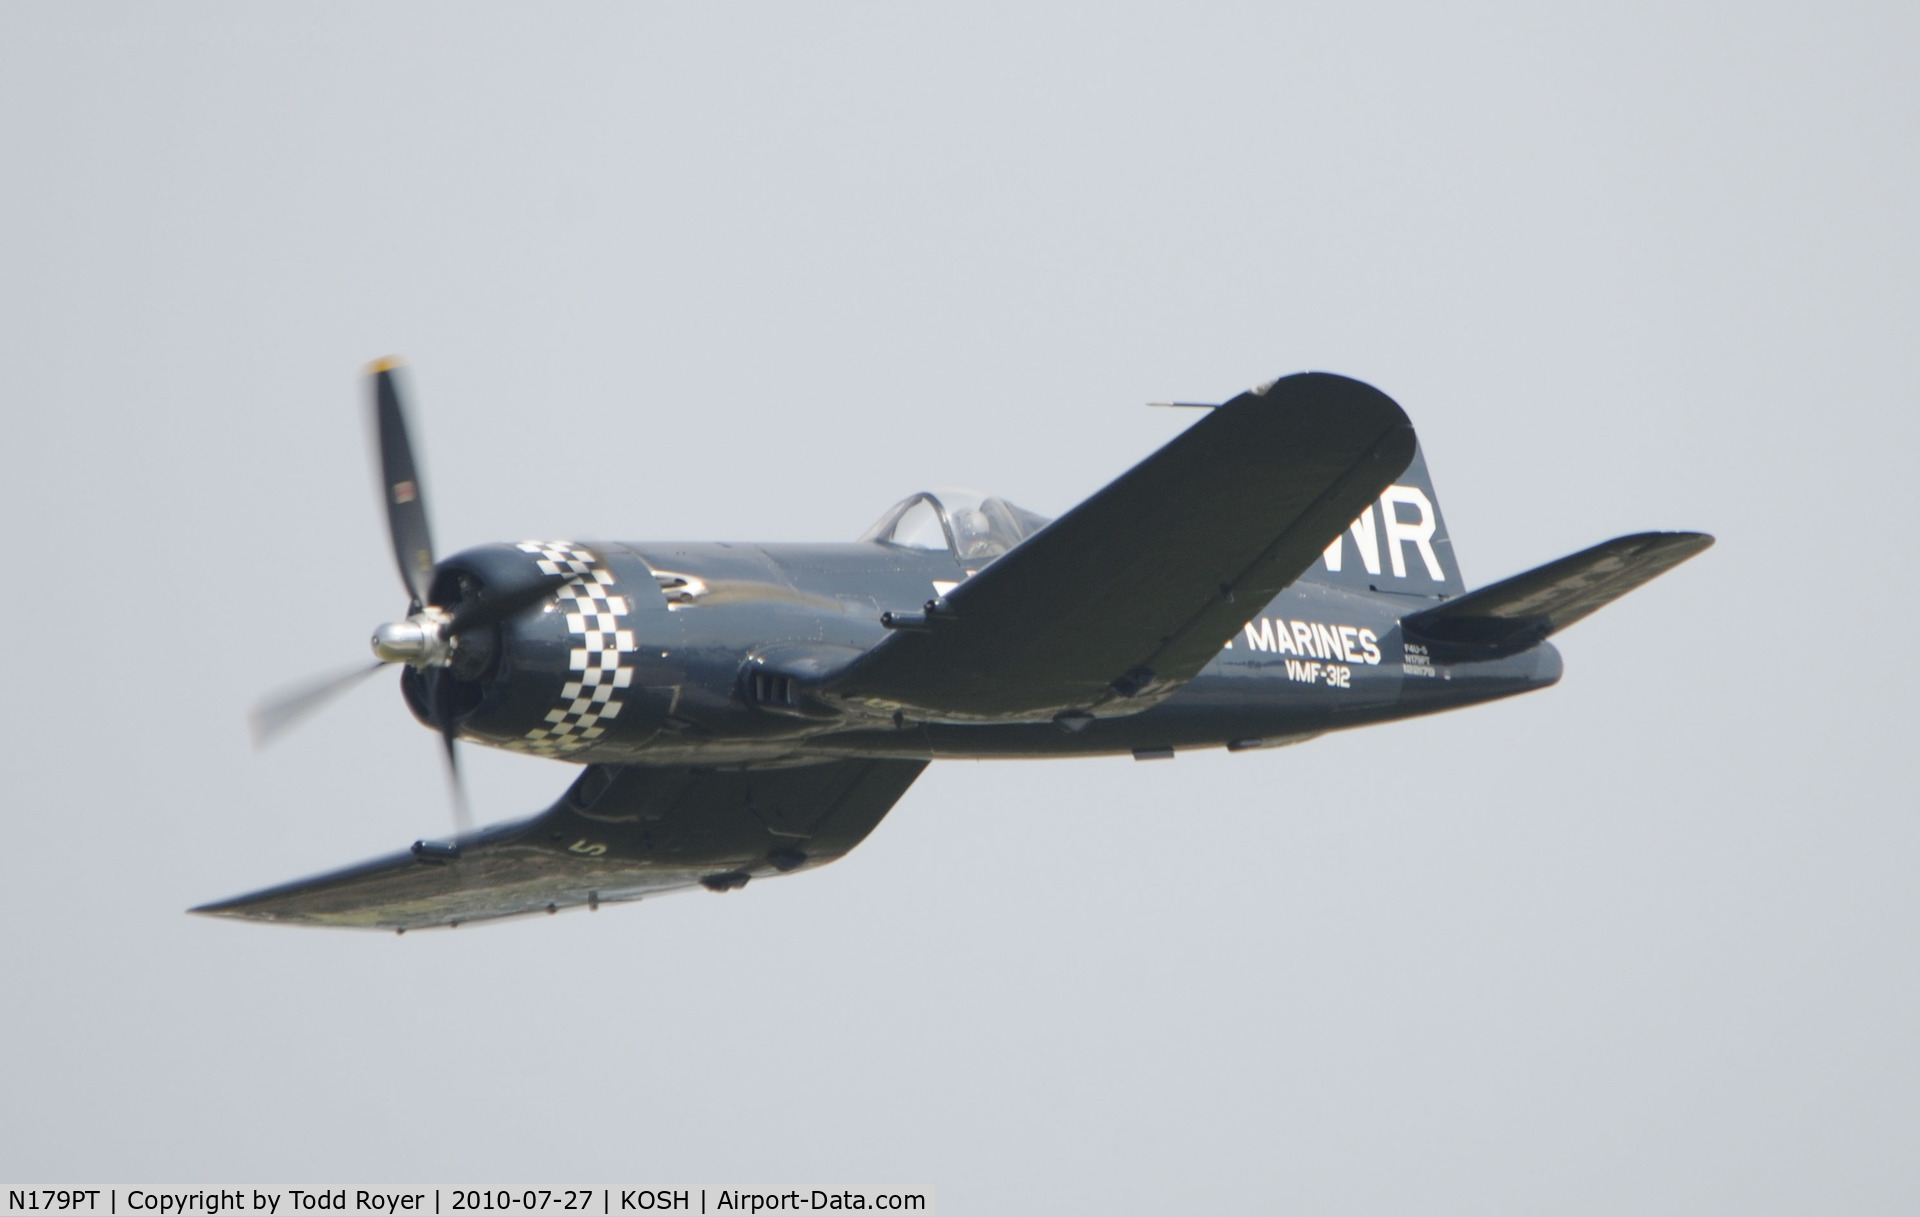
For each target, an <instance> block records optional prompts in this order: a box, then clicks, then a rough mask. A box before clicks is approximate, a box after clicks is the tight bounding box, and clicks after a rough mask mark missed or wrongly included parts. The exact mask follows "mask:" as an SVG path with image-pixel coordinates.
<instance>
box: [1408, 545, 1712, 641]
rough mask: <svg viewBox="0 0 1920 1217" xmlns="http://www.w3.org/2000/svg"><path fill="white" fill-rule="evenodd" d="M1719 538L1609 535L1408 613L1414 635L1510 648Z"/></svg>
mask: <svg viewBox="0 0 1920 1217" xmlns="http://www.w3.org/2000/svg"><path fill="white" fill-rule="evenodd" d="M1712 544H1713V538H1712V537H1710V536H1708V535H1707V534H1706V533H1703V532H1643V533H1636V534H1634V535H1633V536H1630V537H1616V538H1614V539H1613V540H1611V541H1603V542H1601V543H1600V544H1598V545H1595V546H1594V547H1593V548H1591V549H1583V550H1581V551H1580V552H1579V553H1577V554H1569V555H1568V556H1567V557H1564V558H1560V559H1558V560H1557V561H1553V562H1549V563H1547V564H1546V565H1545V566H1538V567H1535V568H1534V569H1532V570H1530V571H1528V572H1526V573H1525V574H1521V575H1515V576H1513V578H1511V579H1502V580H1501V581H1500V582H1498V583H1494V584H1490V585H1488V586H1486V587H1483V588H1481V589H1479V590H1478V591H1475V592H1472V593H1470V594H1468V595H1465V596H1462V597H1460V598H1459V599H1458V600H1448V601H1447V602H1446V603H1444V604H1441V605H1439V606H1438V607H1436V608H1430V609H1427V610H1425V611H1424V612H1419V613H1415V614H1413V615H1412V616H1410V617H1406V618H1403V619H1402V621H1401V624H1402V626H1404V627H1405V629H1406V631H1407V633H1408V635H1410V636H1413V637H1418V638H1422V639H1425V640H1427V641H1429V642H1434V643H1440V644H1443V645H1451V646H1458V647H1464V648H1468V649H1470V650H1478V651H1483V652H1486V653H1489V654H1507V653H1511V652H1513V651H1518V650H1522V649H1524V648H1526V647H1530V646H1532V645H1533V644H1534V643H1536V642H1538V641H1540V640H1541V639H1542V638H1545V637H1546V636H1547V635H1549V634H1553V633H1556V632H1558V631H1560V630H1564V629H1566V628H1567V627H1568V626H1570V625H1572V624H1573V623H1574V622H1576V621H1578V620H1580V619H1581V618H1582V617H1585V616H1586V615H1587V614H1589V613H1592V612H1594V611H1596V610H1598V609H1601V608H1604V607H1606V606H1607V605H1609V604H1611V603H1612V602H1614V601H1615V600H1618V599H1619V598H1620V597H1622V596H1624V595H1626V594H1627V593H1628V592H1630V591H1632V590H1633V589H1634V588H1636V587H1639V586H1640V585H1641V584H1643V583H1646V582H1648V581H1649V580H1651V579H1654V578H1656V577H1657V576H1659V575H1663V574H1665V573H1666V572H1667V571H1670V570H1672V569H1673V568H1674V567H1676V566H1678V565H1680V564H1681V563H1682V562H1685V561H1686V560H1687V559H1688V558H1691V557H1693V556H1694V555H1695V554H1697V553H1699V552H1700V551H1701V550H1703V549H1705V548H1707V547H1708V546H1709V545H1712Z"/></svg>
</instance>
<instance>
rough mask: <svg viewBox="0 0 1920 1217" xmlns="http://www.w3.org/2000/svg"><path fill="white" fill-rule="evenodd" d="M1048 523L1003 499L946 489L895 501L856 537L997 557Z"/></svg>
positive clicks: (965, 556)
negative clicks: (877, 520)
mask: <svg viewBox="0 0 1920 1217" xmlns="http://www.w3.org/2000/svg"><path fill="white" fill-rule="evenodd" d="M1051 522H1052V521H1050V520H1048V519H1047V518H1046V517H1045V516H1040V515H1035V514H1034V513H1033V512H1031V511H1028V510H1026V509H1025V508H1023V507H1016V506H1015V505H1014V504H1012V503H1009V502H1008V501H1007V500H1005V499H1003V498H998V497H996V496H990V495H984V494H981V493H980V492H979V491H977V490H959V489H954V488H951V487H949V488H944V489H940V490H923V491H921V492H920V493H919V494H915V495H909V496H908V497H907V498H904V499H902V500H900V501H899V502H898V503H895V504H894V505H893V506H892V507H889V508H888V509H887V513H886V514H885V515H883V516H881V517H880V520H879V522H878V523H876V524H875V525H874V526H873V527H872V528H869V529H868V530H867V531H866V532H865V534H863V535H862V536H861V538H860V539H861V540H862V541H878V542H879V543H880V544H882V545H898V546H901V547H903V548H906V549H944V550H948V551H950V552H951V553H952V554H953V556H954V557H955V558H956V559H958V560H959V561H961V562H981V561H990V560H992V559H994V558H997V557H999V556H1000V555H1001V554H1004V553H1006V552H1007V551H1008V550H1010V549H1012V548H1013V547H1014V546H1016V545H1018V544H1020V542H1022V541H1024V540H1026V539H1027V538H1028V537H1030V536H1032V535H1033V534H1034V533H1036V532H1039V531H1040V530H1041V529H1042V528H1045V527H1046V526H1047V525H1048V524H1049V523H1051Z"/></svg>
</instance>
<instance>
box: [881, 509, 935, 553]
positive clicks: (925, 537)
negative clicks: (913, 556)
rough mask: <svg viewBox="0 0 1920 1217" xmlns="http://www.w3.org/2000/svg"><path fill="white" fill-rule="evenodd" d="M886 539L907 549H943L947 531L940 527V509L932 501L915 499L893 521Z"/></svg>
mask: <svg viewBox="0 0 1920 1217" xmlns="http://www.w3.org/2000/svg"><path fill="white" fill-rule="evenodd" d="M886 539H887V540H888V541H890V542H892V543H893V544H895V545H904V546H906V547H907V548H908V549H945V548H946V547H947V530H946V529H944V528H942V527H940V509H939V508H937V507H935V506H934V505H933V500H932V499H915V500H913V502H912V503H911V504H909V505H908V507H907V509H906V510H905V511H903V512H901V513H900V518H899V519H898V520H895V521H894V524H893V528H892V529H891V530H890V531H889V532H888V533H887V537H886Z"/></svg>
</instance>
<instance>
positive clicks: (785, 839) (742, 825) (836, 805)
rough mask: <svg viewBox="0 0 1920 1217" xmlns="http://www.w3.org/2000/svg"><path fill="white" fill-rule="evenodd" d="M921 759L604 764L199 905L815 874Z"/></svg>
mask: <svg viewBox="0 0 1920 1217" xmlns="http://www.w3.org/2000/svg"><path fill="white" fill-rule="evenodd" d="M924 768H926V762H925V761H913V760H908V761H900V760H845V761H827V762H823V763H821V764H815V765H803V766H796V767H792V768H780V769H735V770H712V769H708V770H697V769H690V768H658V769H656V768H646V767H641V766H632V765H628V766H608V765H595V766H591V767H589V768H588V769H587V770H586V772H584V773H583V774H581V776H580V778H579V780H577V781H576V782H575V783H574V784H573V786H572V787H571V788H570V789H569V790H568V791H567V793H566V794H565V795H563V796H561V798H560V801H559V802H557V803H555V804H554V805H553V806H552V807H551V808H549V809H548V810H547V811H545V812H543V813H542V814H540V815H537V816H533V817H531V818H529V819H525V820H520V821H517V822H514V823H510V824H501V825H496V826H494V827H491V828H487V829H483V830H482V831H480V832H478V833H474V834H472V835H470V836H466V837H462V838H460V839H458V840H456V841H451V842H427V841H419V842H415V843H414V846H413V848H412V849H411V850H409V851H407V852H404V853H398V854H393V855H391V856H389V857H385V858H376V859H374V860H373V861H371V862H363V863H361V864H360V865H358V866H350V867H347V868H346V869H344V870H338V871H334V872H332V873H330V874H325V875H317V876H315V877H313V878H311V879H302V880H299V881H297V882H294V883H288V884H285V885H283V886H280V887H275V888H269V889H267V890H266V891H261V892H254V893H252V894H251V895H246V896H239V897H235V898H234V899H232V900H223V901H219V902H217V903H214V904H205V905H201V906H200V907H199V908H196V909H193V910H191V911H192V912H195V913H205V914H208V915H210V916H216V917H236V918H241V919H245V920H249V921H271V922H281V923H293V924H300V925H332V926H349V927H357V928H362V929H390V930H411V929H418V928H422V927H426V926H442V925H444V926H454V925H458V924H460V923H461V922H464V921H480V920H485V919H488V918H494V917H512V916H517V915H520V914H525V913H542V912H554V911H557V910H559V909H563V908H571V907H574V906H576V905H582V904H584V905H588V906H589V907H597V906H598V905H600V904H602V903H608V902H614V901H622V900H638V899H639V898H640V897H642V896H646V895H652V894H654V893H657V892H669V891H675V890H678V889H682V888H690V887H695V886H704V887H707V888H710V889H712V890H715V891H726V890H728V889H730V888H734V887H741V886H744V885H745V884H746V883H747V881H748V880H749V879H753V878H759V877H762V876H771V875H777V874H783V873H786V872H789V871H796V870H807V869H809V868H812V867H815V866H821V865H824V864H826V863H828V862H831V861H833V860H834V859H836V858H838V857H840V856H841V855H842V854H845V853H846V852H847V851H848V850H850V849H852V848H853V847H854V846H856V845H858V844H859V843H860V842H861V841H862V840H864V839H865V838H866V836H867V834H868V833H870V832H872V831H873V828H874V826H875V825H877V824H878V823H879V822H880V819H881V817H883V816H885V815H886V814H887V811H888V810H889V809H890V808H892V806H893V805H894V804H895V803H896V802H898V801H899V799H900V796H901V795H903V794H905V793H906V791H907V787H909V786H911V785H912V784H913V780H914V779H915V778H917V777H919V776H920V771H921V770H922V769H924Z"/></svg>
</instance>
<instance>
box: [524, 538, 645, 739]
mask: <svg viewBox="0 0 1920 1217" xmlns="http://www.w3.org/2000/svg"><path fill="white" fill-rule="evenodd" d="M520 549H521V550H523V551H524V552H526V553H530V554H533V555H535V559H534V565H536V566H538V567H539V568H540V573H541V574H543V575H563V574H570V575H577V576H579V577H578V578H577V579H575V580H574V581H573V582H571V583H568V584H565V585H564V586H562V587H561V589H560V591H559V593H558V595H557V596H556V597H555V602H556V604H557V606H558V608H559V611H561V612H563V613H565V614H566V615H567V631H568V632H569V633H571V634H574V635H576V636H577V637H578V638H579V640H580V643H579V645H578V646H576V647H574V648H573V651H572V654H571V657H570V660H569V662H568V669H569V675H570V679H569V680H568V681H567V683H566V685H565V686H564V687H562V688H561V690H560V700H559V702H558V703H556V704H555V706H554V708H553V709H552V710H549V711H548V712H547V720H546V722H545V723H543V724H542V725H540V726H538V727H535V728H534V729H533V730H531V731H529V732H527V733H526V735H524V736H523V737H521V738H520V739H517V740H515V741H514V742H513V743H512V744H511V745H509V746H510V747H512V748H514V749H516V750H518V751H521V752H532V753H535V754H537V755H540V756H563V755H566V754H568V753H572V752H578V751H579V750H580V749H582V748H585V747H588V746H589V745H591V744H592V743H593V742H594V741H595V740H597V739H599V738H600V737H601V736H602V735H604V734H606V730H607V729H606V727H604V726H602V725H601V724H602V723H603V722H604V721H605V720H607V719H612V718H617V717H619V715H620V696H619V691H620V690H621V689H624V688H626V687H628V686H629V685H630V684H632V683H633V667H632V665H631V664H629V663H628V662H627V660H626V656H627V655H629V654H631V653H632V652H633V650H634V641H633V631H632V630H626V629H621V628H620V627H621V618H623V617H625V616H626V615H627V613H628V607H629V606H628V604H627V598H626V597H625V596H618V595H615V594H614V592H613V572H612V571H610V570H608V569H607V568H606V567H604V566H602V565H600V564H599V561H598V560H597V559H596V558H595V557H594V556H593V554H592V552H590V551H589V550H586V549H583V548H581V547H580V546H578V545H575V544H574V543H573V542H571V541H522V542H521V543H520Z"/></svg>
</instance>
